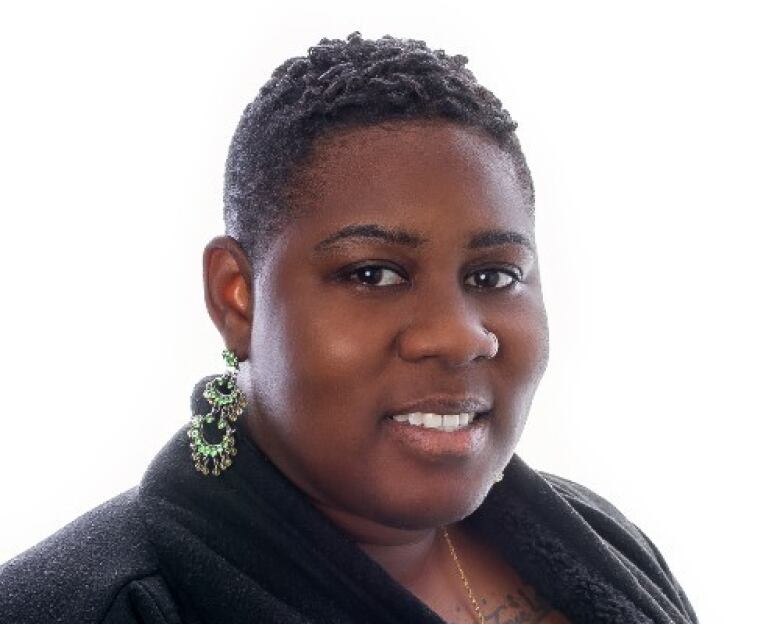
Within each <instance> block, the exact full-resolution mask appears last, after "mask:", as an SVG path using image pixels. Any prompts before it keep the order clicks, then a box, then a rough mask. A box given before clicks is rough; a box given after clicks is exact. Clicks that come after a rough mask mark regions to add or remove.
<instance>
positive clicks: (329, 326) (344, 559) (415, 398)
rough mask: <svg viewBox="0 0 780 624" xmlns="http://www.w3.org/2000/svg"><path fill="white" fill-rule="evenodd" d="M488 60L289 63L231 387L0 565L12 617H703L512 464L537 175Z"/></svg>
mask: <svg viewBox="0 0 780 624" xmlns="http://www.w3.org/2000/svg"><path fill="white" fill-rule="evenodd" d="M465 63H466V58H465V57H463V56H459V55H458V56H448V55H446V54H445V53H444V52H443V51H441V50H436V51H431V50H430V49H428V48H427V47H426V46H425V44H424V42H421V41H414V40H403V39H395V38H392V37H389V36H386V37H384V38H382V39H380V40H377V41H370V40H364V39H363V38H361V36H360V34H359V33H353V34H352V35H350V36H349V37H347V39H346V41H341V40H328V39H323V40H322V41H321V42H320V44H319V45H317V46H314V47H312V48H310V50H309V52H308V55H307V56H306V57H296V58H292V59H289V60H288V61H286V62H285V63H283V64H282V65H281V66H280V67H279V68H278V69H277V70H276V71H275V72H274V73H273V76H272V78H271V79H270V80H269V82H268V83H266V85H265V86H263V88H262V89H261V90H260V93H259V95H258V96H257V98H256V99H255V101H254V102H253V103H251V104H250V105H249V106H248V107H247V108H246V110H245V111H244V114H243V117H242V119H241V122H240V124H239V126H238V129H237V131H236V134H235V136H234V139H233V142H232V145H231V148H230V153H229V157H228V163H227V171H226V178H225V221H226V230H227V232H226V234H227V235H226V236H221V237H218V238H216V239H214V240H213V241H211V242H210V243H209V244H208V246H207V247H206V249H205V253H204V283H205V291H206V305H207V308H208V311H209V314H210V316H211V318H212V320H213V321H214V324H215V325H216V327H217V329H218V330H219V332H220V333H221V335H222V337H223V339H224V342H225V345H226V347H227V349H226V352H225V359H226V363H227V364H228V372H227V373H225V374H223V375H221V376H213V377H211V378H207V379H204V380H202V381H201V382H200V383H199V384H198V385H197V386H196V388H195V390H194V392H193V417H192V421H191V422H190V423H189V424H188V425H187V426H185V427H183V428H182V430H181V431H180V432H179V433H178V434H177V435H176V436H175V437H174V438H173V439H172V440H171V441H170V442H169V443H168V445H167V446H166V447H165V448H164V449H163V450H162V451H161V452H160V454H159V455H158V456H157V457H156V458H155V459H154V461H153V462H152V464H151V465H150V467H149V469H148V471H147V473H146V475H145V476H144V478H143V480H142V482H141V484H140V485H139V486H138V487H137V488H134V489H132V490H130V491H128V492H125V493H124V494H121V495H119V496H118V497H116V498H114V499H112V500H111V501H108V502H107V503H105V504H104V505H102V506H100V507H98V508H96V509H95V510H93V511H92V512H90V513H88V514H86V515H85V516H83V517H82V518H80V519H78V520H76V521H75V522H74V523H72V524H70V525H68V526H67V527H65V528H64V529H62V530H61V531H60V532H58V533H56V534H55V535H53V536H52V537H50V538H49V539H47V540H46V541H44V542H42V543H41V544H39V545H38V546H36V547H34V548H32V549H31V550H29V551H27V552H26V553H23V554H22V555H20V556H19V557H17V558H15V559H13V560H11V561H10V562H8V563H6V564H5V565H4V566H3V568H2V570H0V605H2V609H1V610H0V614H2V616H3V621H13V622H46V621H57V622H59V621H66V622H155V623H157V622H187V623H189V622H249V621H252V622H258V621H259V622H431V623H433V622H442V621H446V622H453V623H455V622H457V623H466V622H469V623H470V622H493V623H499V622H501V623H506V622H543V623H546V624H552V623H560V622H696V617H695V614H694V612H693V610H692V608H691V606H690V604H689V603H688V601H687V599H686V597H685V594H684V592H683V590H682V589H681V588H680V586H679V585H678V584H677V582H676V581H675V579H674V577H673V576H672V574H671V572H670V571H669V569H668V568H667V566H666V564H665V562H664V560H663V558H662V556H661V555H660V553H659V552H658V551H657V549H656V548H655V547H654V546H653V544H652V543H651V542H650V540H648V539H647V537H645V536H644V535H643V534H642V533H641V531H639V529H637V528H636V527H635V526H634V525H632V524H631V523H630V522H629V521H628V520H626V519H625V518H624V517H623V516H622V515H621V514H620V512H618V511H617V510H616V509H615V508H614V507H613V506H612V505H610V504H609V503H608V502H607V501H605V500H604V499H602V498H600V497H598V496H597V495H596V494H594V493H592V492H590V491H588V490H587V489H585V488H583V487H582V486H579V485H577V484H575V483H572V482H569V481H566V480H563V479H561V478H558V477H555V476H553V475H548V474H542V473H538V472H535V471H534V470H532V469H531V468H530V467H528V466H527V465H526V464H525V463H523V461H522V460H521V459H520V458H518V457H516V456H513V450H514V448H515V447H516V445H517V442H518V439H519V437H520V434H521V432H522V430H523V427H524V424H525V421H526V418H527V415H528V412H529V409H530V406H531V402H532V399H533V395H534V392H535V390H536V387H537V385H538V383H539V380H540V378H541V376H542V374H543V372H544V370H545V367H546V364H547V358H548V330H547V319H546V314H545V309H544V304H543V300H542V292H541V285H540V273H539V259H538V256H537V253H536V248H535V244H534V196H533V186H532V183H531V178H530V174H529V171H528V169H527V166H526V163H525V159H524V157H523V154H522V152H521V150H520V146H519V144H518V142H517V138H516V136H515V134H514V130H515V127H516V124H515V123H514V122H513V121H512V119H511V118H510V116H509V114H508V113H507V112H506V111H505V110H503V109H502V107H501V103H500V102H499V101H498V100H497V99H496V98H495V97H494V96H493V95H492V93H491V92H489V91H487V90H486V89H485V88H484V87H482V86H480V85H479V84H477V83H476V81H475V79H474V76H473V75H472V74H471V72H470V71H468V70H467V69H466V68H465Z"/></svg>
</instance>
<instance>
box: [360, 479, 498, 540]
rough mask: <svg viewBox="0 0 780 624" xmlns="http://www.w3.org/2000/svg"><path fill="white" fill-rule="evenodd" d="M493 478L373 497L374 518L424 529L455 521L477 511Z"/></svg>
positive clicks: (399, 526)
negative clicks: (447, 486) (392, 496)
mask: <svg viewBox="0 0 780 624" xmlns="http://www.w3.org/2000/svg"><path fill="white" fill-rule="evenodd" d="M492 485H493V480H492V479H486V480H483V481H481V482H480V483H479V484H477V485H476V486H475V485H474V484H470V486H469V487H464V485H463V484H462V483H461V484H458V487H456V488H445V487H442V488H436V489H434V490H432V489H426V490H424V491H420V492H419V493H411V494H412V496H408V494H409V492H406V494H407V496H404V497H403V498H402V499H397V498H393V499H388V498H385V499H384V500H382V501H373V502H374V503H375V506H374V508H373V509H371V510H370V512H369V513H370V516H371V517H372V518H373V520H374V521H376V522H380V523H381V524H384V525H386V526H392V527H394V528H398V529H408V530H422V529H431V528H434V527H440V526H445V525H448V524H453V523H455V522H458V521H460V520H463V519H464V518H466V517H468V516H470V515H471V514H472V513H474V512H475V511H476V510H477V509H478V508H479V506H480V505H481V504H482V501H484V500H485V497H486V496H487V494H488V492H489V491H490V488H491V487H492Z"/></svg>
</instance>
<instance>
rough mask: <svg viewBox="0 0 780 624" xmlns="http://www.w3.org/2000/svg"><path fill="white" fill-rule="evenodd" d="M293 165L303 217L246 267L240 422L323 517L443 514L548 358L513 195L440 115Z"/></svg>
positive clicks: (517, 425) (536, 284)
mask: <svg viewBox="0 0 780 624" xmlns="http://www.w3.org/2000/svg"><path fill="white" fill-rule="evenodd" d="M306 173H307V176H306V182H305V184H306V185H307V186H306V193H304V195H303V196H302V197H300V198H299V199H298V205H299V206H300V207H301V208H302V209H303V210H302V215H301V216H300V218H298V219H296V220H294V221H293V222H292V223H291V224H290V225H289V226H288V227H287V228H286V229H285V230H284V232H283V233H282V234H281V235H280V236H279V237H278V239H277V240H276V241H275V243H274V244H273V245H272V247H271V249H270V253H269V254H268V257H267V260H266V261H265V263H264V264H263V266H262V268H261V269H260V270H259V271H258V272H259V274H258V275H256V276H255V278H254V284H253V297H254V310H253V319H252V331H251V344H250V355H249V360H248V361H247V362H246V363H244V364H242V373H241V377H240V383H241V385H242V387H243V388H244V390H245V391H246V392H247V394H248V395H249V398H250V408H249V418H250V421H249V426H250V430H251V433H252V436H253V437H254V438H255V439H256V441H257V443H258V444H259V445H260V446H261V448H262V449H263V450H264V451H265V452H266V453H267V454H268V455H269V457H270V458H271V459H272V461H273V462H274V463H275V464H276V465H277V466H278V467H279V468H280V469H281V470H282V471H283V472H284V473H285V474H286V475H287V476H288V477H289V478H290V479H291V480H292V481H293V482H294V483H296V484H297V485H298V486H299V487H300V488H301V489H302V490H303V491H304V492H306V493H307V495H308V496H309V497H310V498H312V499H313V501H314V502H315V503H316V504H318V505H319V506H320V507H321V508H323V509H327V510H328V511H330V512H331V513H332V514H334V515H339V514H341V515H344V516H350V517H355V518H362V519H366V520H369V521H372V522H374V523H380V524H382V525H386V526H392V527H397V528H414V529H418V528H428V527H433V526H438V525H441V524H445V523H448V522H453V521H455V520H458V519H460V518H462V517H464V516H466V515H468V514H469V513H471V512H472V511H474V510H475V509H476V507H478V506H479V504H480V503H481V502H482V500H483V498H484V497H485V495H486V494H487V492H488V490H489V489H490V487H491V485H492V484H493V481H494V479H495V476H496V475H497V474H498V473H499V472H500V471H501V470H502V469H503V467H504V466H505V465H506V463H507V462H508V461H509V458H510V456H511V454H512V452H513V450H514V448H515V445H516V444H517V442H518V438H519V437H520V433H521V431H522V429H523V426H524V424H525V420H526V417H527V414H528V410H529V408H530V406H531V401H532V398H533V395H534V392H535V391H536V387H537V384H538V382H539V380H540V377H541V375H542V373H543V372H544V369H545V367H546V364H547V356H548V334H547V322H546V315H545V310H544V304H543V301H542V291H541V287H540V281H539V262H538V258H537V257H536V253H535V249H534V231H533V221H532V218H531V216H530V211H531V206H530V205H529V203H528V201H529V200H528V198H527V193H525V192H523V191H522V190H521V188H520V184H519V182H518V180H517V177H516V174H515V172H514V169H513V166H512V162H511V160H510V158H509V157H508V156H507V155H506V154H504V153H503V152H502V151H501V150H500V149H499V148H498V147H497V146H496V145H495V144H494V143H493V142H492V141H491V140H490V139H489V138H486V137H485V135H483V134H481V133H479V132H478V131H476V130H472V129H466V128H463V127H460V126H457V125H453V124H448V123H427V124H425V123H419V122H399V123H395V124H392V125H386V126H382V127H379V126H373V127H368V128H361V129H353V130H349V131H343V132H342V133H340V134H339V135H334V136H332V137H331V138H330V139H329V140H326V141H321V142H320V143H318V144H317V146H316V149H315V151H314V156H313V160H312V161H311V164H310V166H309V168H308V169H307V170H306ZM488 331H489V332H492V333H494V334H495V335H496V336H497V337H498V352H497V354H496V355H495V357H492V358H491V357H490V356H491V355H492V354H493V353H494V349H495V344H494V342H493V340H492V338H491V337H490V336H488V335H487V332H488ZM412 412H418V413H419V412H422V413H436V414H460V413H468V412H477V413H478V415H477V417H476V419H475V420H474V422H473V423H472V424H471V425H470V426H467V427H465V428H463V429H459V430H455V431H451V432H448V431H441V430H438V429H433V428H426V427H424V426H415V425H412V424H409V423H408V422H407V423H404V422H397V421H396V420H394V419H393V418H392V416H393V415H399V414H409V413H412ZM484 412H487V414H484ZM420 418H423V419H424V418H425V417H424V416H421V417H420ZM431 420H433V424H435V418H433V419H432V417H429V424H430V422H431ZM449 422H450V423H452V422H453V421H452V420H451V419H450V421H449ZM445 424H446V423H445ZM459 426H460V425H459Z"/></svg>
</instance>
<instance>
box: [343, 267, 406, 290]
mask: <svg viewBox="0 0 780 624" xmlns="http://www.w3.org/2000/svg"><path fill="white" fill-rule="evenodd" d="M342 279H343V280H345V281H348V282H357V283H358V284H363V285H366V286H395V285H396V284H402V283H404V282H405V281H406V278H405V277H403V276H402V275H401V274H400V273H399V272H398V271H396V270H395V269H392V268H390V267H388V266H384V265H381V264H371V265H366V266H362V267H358V268H356V269H352V270H349V271H346V272H344V273H343V274H342Z"/></svg>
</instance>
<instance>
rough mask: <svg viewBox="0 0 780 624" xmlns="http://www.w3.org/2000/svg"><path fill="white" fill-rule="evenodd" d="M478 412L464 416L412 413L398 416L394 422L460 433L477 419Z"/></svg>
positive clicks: (394, 418)
mask: <svg viewBox="0 0 780 624" xmlns="http://www.w3.org/2000/svg"><path fill="white" fill-rule="evenodd" d="M476 415H477V413H476V412H464V413H462V414H434V413H431V412H411V413H410V414H396V415H395V416H393V417H392V418H393V420H394V421H395V422H398V423H405V424H407V425H410V426H413V427H423V428H425V429H437V430H438V431H446V432H452V431H458V430H459V429H465V428H466V427H468V426H469V425H470V424H471V423H472V422H474V418H475V417H476Z"/></svg>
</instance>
